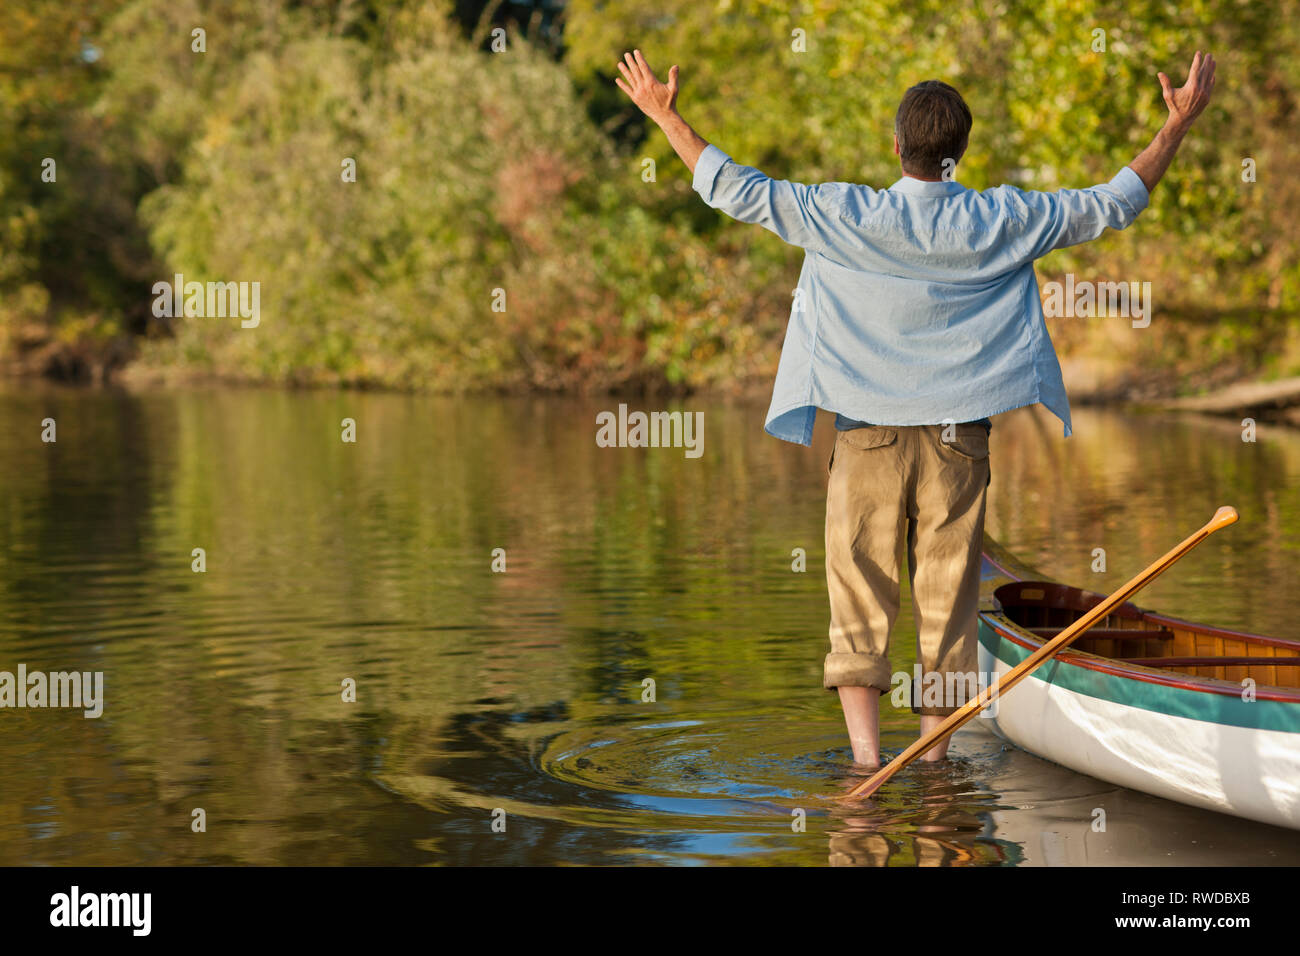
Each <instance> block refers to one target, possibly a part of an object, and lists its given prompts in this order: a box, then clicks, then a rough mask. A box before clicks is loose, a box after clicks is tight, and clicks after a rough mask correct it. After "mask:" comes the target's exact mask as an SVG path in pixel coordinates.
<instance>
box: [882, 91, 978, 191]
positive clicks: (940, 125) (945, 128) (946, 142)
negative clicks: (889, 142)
mask: <svg viewBox="0 0 1300 956" xmlns="http://www.w3.org/2000/svg"><path fill="white" fill-rule="evenodd" d="M970 127H971V115H970V108H969V107H968V106H967V105H966V101H965V100H963V99H962V98H961V94H960V93H958V92H957V91H956V90H954V89H953V88H952V87H951V86H949V85H948V84H947V83H944V82H942V81H941V80H926V81H925V82H923V83H918V84H916V86H914V87H912V88H911V89H910V90H908V91H907V92H906V93H904V94H903V102H902V103H900V104H899V105H898V115H897V116H896V117H894V133H895V135H897V136H898V153H899V157H900V158H901V159H902V161H903V172H905V173H909V174H911V175H913V176H927V177H931V178H935V179H937V178H939V177H941V176H943V173H944V162H943V161H944V160H945V159H950V160H952V162H951V163H949V164H948V168H949V169H951V168H952V167H953V166H954V165H956V163H957V161H958V160H959V159H961V157H962V154H963V153H964V152H966V144H967V142H969V140H970Z"/></svg>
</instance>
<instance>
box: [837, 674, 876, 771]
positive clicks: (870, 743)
mask: <svg viewBox="0 0 1300 956" xmlns="http://www.w3.org/2000/svg"><path fill="white" fill-rule="evenodd" d="M836 689H837V690H838V691H839V692H840V706H841V707H843V708H844V723H845V725H846V726H847V727H848V728H849V742H850V743H851V744H852V745H853V759H854V761H855V762H857V763H859V764H862V766H864V767H872V768H874V767H879V766H880V691H879V690H878V689H877V688H875V687H839V688H836Z"/></svg>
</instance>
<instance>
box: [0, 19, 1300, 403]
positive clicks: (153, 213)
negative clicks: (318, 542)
mask: <svg viewBox="0 0 1300 956" xmlns="http://www.w3.org/2000/svg"><path fill="white" fill-rule="evenodd" d="M876 6H877V7H879V8H880V9H872V10H871V11H866V10H861V9H857V8H855V7H846V8H845V9H843V10H841V11H838V12H836V13H835V14H834V15H829V14H825V13H821V12H808V13H798V14H796V13H792V12H791V11H790V9H789V7H788V5H786V4H780V3H777V2H775V0H754V2H753V3H749V4H745V5H744V10H743V11H742V10H740V9H736V8H735V7H733V6H728V5H724V6H723V7H719V8H717V9H714V8H713V7H711V6H707V5H706V6H700V5H698V4H695V3H692V2H691V0H665V2H664V3H663V4H661V5H660V8H657V9H658V12H657V13H656V15H655V16H654V17H653V18H648V17H647V16H646V15H645V14H644V12H643V8H642V7H640V6H639V5H637V4H634V3H631V2H622V0H615V2H597V0H569V2H567V3H563V4H555V3H551V4H536V5H533V6H530V5H528V4H523V3H475V2H466V3H455V4H453V3H451V2H444V0H436V2H415V0H411V2H403V0H362V2H359V3H355V4H349V5H341V6H338V7H337V8H336V7H335V5H311V4H308V5H304V4H300V3H296V2H291V0H232V2H230V3H228V4H226V5H224V6H223V12H222V13H221V14H220V16H215V15H213V10H214V9H215V8H211V7H209V6H208V5H206V4H204V3H201V2H199V0H179V2H175V0H86V2H84V3H82V4H80V5H78V7H77V9H75V10H74V9H71V8H68V9H63V8H59V7H58V6H57V5H56V8H54V9H51V8H49V6H48V5H47V4H44V3H41V2H39V0H15V2H14V3H13V4H11V5H10V7H7V8H6V9H7V12H8V13H10V14H11V15H9V16H7V17H6V20H5V22H4V23H0V128H3V129H5V130H6V132H7V135H6V137H4V138H3V142H0V373H3V374H5V375H7V376H15V375H31V376H42V377H48V378H54V379H59V380H64V381H75V382H92V383H93V382H100V383H103V382H111V383H119V384H123V385H126V386H132V387H135V386H148V385H150V384H160V383H162V384H165V383H180V382H186V383H189V382H199V381H211V382H228V383H243V384H258V385H279V386H291V387H345V388H362V389H388V390H397V391H418V392H452V393H472V392H495V393H509V394H517V393H539V394H574V393H588V394H613V395H670V396H681V395H687V394H718V393H725V394H743V395H750V394H754V395H763V394H767V393H768V390H769V389H770V387H771V382H772V378H773V376H774V374H775V371H776V363H777V359H778V357H779V353H780V346H781V341H782V338H783V336H784V333H785V326H786V322H787V319H788V315H789V310H790V296H791V294H792V290H793V289H794V286H795V283H796V280H797V276H798V269H799V262H800V260H801V258H802V251H801V250H798V249H795V248H792V247H789V246H786V245H784V244H783V243H781V242H780V241H779V240H777V239H776V238H775V237H773V236H771V235H768V234H766V233H764V232H763V231H761V230H751V229H741V228H736V227H734V225H733V224H730V223H729V222H727V221H726V220H725V218H724V217H722V216H720V215H719V214H717V213H716V212H714V211H713V210H710V209H708V208H707V207H706V206H704V204H703V203H701V202H700V201H699V200H698V197H697V196H696V195H695V194H694V192H693V191H692V190H691V184H690V177H689V175H688V174H687V173H686V171H685V169H684V168H683V167H682V166H681V164H680V163H679V162H678V161H677V160H676V159H675V157H673V155H672V153H671V150H670V149H669V147H668V145H667V143H666V142H665V141H664V140H663V137H662V136H661V135H659V134H658V133H657V132H656V131H653V130H651V129H648V128H647V126H646V124H645V122H644V121H643V119H642V118H641V117H640V115H639V114H638V113H637V112H636V110H635V109H634V108H632V107H630V106H629V104H627V103H626V102H625V100H624V98H622V97H621V95H620V94H619V92H618V90H617V88H616V87H615V86H614V83H613V77H614V76H615V75H616V70H615V67H614V63H615V61H616V59H617V56H618V53H619V52H620V51H621V50H622V49H624V47H625V46H626V45H627V44H628V43H629V42H630V40H631V38H635V39H636V42H637V44H638V45H639V46H641V47H642V48H644V49H647V50H659V51H661V52H662V59H663V61H664V62H665V63H668V62H677V63H679V64H680V65H681V71H682V78H683V79H682V82H683V90H684V92H683V96H685V97H688V98H689V100H690V103H691V110H692V117H693V118H694V119H695V121H696V122H698V124H699V128H700V130H701V131H702V133H703V134H704V135H705V136H706V138H708V139H710V140H711V141H713V142H715V143H717V144H718V145H719V147H720V148H722V149H723V150H724V151H726V152H727V153H728V154H729V155H731V156H733V157H734V158H735V159H736V160H737V161H738V162H742V163H745V164H748V165H755V166H758V167H759V168H762V169H763V170H764V171H765V172H768V173H770V174H771V175H773V176H776V177H778V178H791V179H798V180H801V181H813V182H816V181H837V180H847V181H855V182H865V183H868V184H871V185H873V186H875V187H877V188H885V187H887V186H888V185H890V184H891V183H893V182H894V181H896V180H897V179H898V178H899V171H898V167H897V158H896V157H895V156H893V154H892V151H891V148H890V146H891V140H890V138H889V134H890V131H891V126H892V119H893V115H894V111H895V109H896V108H897V101H898V98H899V96H900V95H901V92H902V90H904V89H905V88H906V87H907V86H908V85H910V84H911V83H913V82H915V81H917V80H918V79H923V78H926V77H929V76H934V77H939V78H942V79H944V80H945V81H947V82H950V83H953V84H954V85H956V86H957V87H958V88H959V89H961V90H962V91H963V94H964V95H965V96H966V98H967V100H968V102H970V103H971V106H972V110H973V112H974V114H975V127H974V129H973V131H972V139H971V146H970V149H969V151H968V153H967V155H966V157H964V159H963V161H962V164H961V166H960V167H959V169H958V178H959V180H960V181H962V182H963V183H965V184H966V185H968V186H970V187H971V188H975V189H983V188H989V187H991V186H994V185H997V184H999V183H1004V182H1006V183H1012V184H1014V185H1017V186H1020V187H1021V188H1026V189H1059V188H1067V187H1080V186H1087V185H1092V184H1094V183H1097V182H1104V181H1106V180H1108V179H1109V178H1110V177H1111V176H1112V175H1113V174H1114V172H1115V171H1116V170H1117V169H1118V168H1119V167H1120V166H1122V165H1123V164H1125V163H1127V162H1129V161H1130V160H1131V159H1132V158H1133V156H1134V155H1135V154H1136V151H1137V149H1138V148H1140V145H1141V144H1142V143H1143V142H1145V141H1146V139H1147V138H1149V136H1150V134H1151V132H1152V131H1153V130H1154V129H1155V128H1156V127H1157V126H1158V124H1159V120H1160V117H1161V116H1162V115H1163V114H1162V111H1163V109H1164V105H1163V103H1162V102H1161V98H1160V89H1159V84H1158V83H1157V82H1156V80H1155V72H1156V71H1157V70H1159V69H1165V70H1166V71H1167V70H1168V69H1169V68H1170V64H1173V63H1178V62H1181V61H1182V60H1183V59H1185V53H1186V50H1185V49H1184V48H1185V47H1187V45H1188V43H1189V42H1191V41H1190V39H1189V38H1192V37H1195V38H1196V43H1195V45H1198V46H1201V47H1203V48H1213V49H1215V50H1220V49H1221V50H1223V51H1224V54H1223V57H1222V59H1221V64H1222V65H1221V74H1222V76H1223V79H1224V82H1223V83H1221V84H1220V87H1221V89H1220V91H1219V93H1218V95H1216V98H1215V102H1214V103H1212V104H1211V106H1210V108H1209V109H1208V110H1207V111H1206V113H1205V114H1204V115H1203V116H1202V117H1201V119H1200V121H1199V122H1198V125H1197V129H1196V131H1195V132H1194V133H1193V135H1192V136H1191V137H1189V139H1188V141H1187V142H1186V143H1185V144H1184V145H1183V148H1182V150H1181V151H1180V153H1179V156H1178V158H1177V159H1176V160H1175V162H1174V165H1173V167H1172V168H1171V170H1170V172H1169V174H1168V176H1167V177H1166V179H1165V181H1164V182H1162V183H1161V185H1160V186H1159V187H1158V188H1157V189H1156V191H1155V192H1154V194H1153V196H1152V201H1151V205H1150V207H1149V208H1148V209H1147V211H1145V212H1144V213H1143V214H1142V216H1141V217H1140V218H1139V219H1138V220H1137V222H1136V223H1135V224H1134V225H1133V226H1132V227H1131V228H1130V229H1128V230H1126V231H1124V232H1123V233H1110V234H1108V235H1106V236H1105V237H1103V238H1102V239H1101V240H1099V241H1098V242H1096V243H1093V244H1089V245H1088V246H1085V247H1081V248H1077V249H1064V250H1060V251H1058V252H1056V253H1053V254H1052V255H1051V256H1049V257H1047V258H1046V259H1044V260H1042V261H1041V262H1040V263H1039V264H1038V274H1039V279H1040V285H1044V286H1046V285H1047V284H1049V283H1053V282H1058V281H1061V282H1063V284H1064V285H1065V287H1073V285H1074V281H1073V280H1074V278H1078V279H1080V280H1082V281H1083V282H1085V283H1094V284H1100V283H1141V284H1143V286H1147V285H1148V284H1149V288H1150V290H1151V294H1152V297H1153V299H1154V309H1153V317H1152V318H1151V322H1150V325H1149V326H1147V327H1145V328H1135V327H1133V326H1132V325H1131V324H1130V323H1129V322H1128V321H1127V320H1126V319H1124V318H1121V317H1110V318H1098V317H1091V318H1084V317H1060V318H1049V319H1048V329H1049V331H1050V333H1051V336H1052V338H1053V341H1054V343H1055V344H1056V347H1057V351H1058V354H1059V355H1060V358H1061V364H1062V369H1063V373H1064V377H1065V382H1066V385H1067V388H1068V389H1069V391H1070V395H1071V398H1072V400H1073V401H1074V402H1076V403H1077V404H1098V403H1114V402H1139V403H1149V404H1159V405H1167V406H1169V407H1187V408H1192V407H1194V406H1195V402H1196V401H1202V400H1204V401H1207V402H1208V405H1206V406H1205V407H1204V408H1200V410H1208V411H1214V410H1215V409H1214V408H1213V407H1212V406H1214V405H1215V400H1214V398H1213V397H1214V396H1218V397H1219V399H1220V401H1219V404H1220V405H1221V406H1223V407H1222V408H1220V409H1219V411H1221V412H1223V413H1231V414H1236V413H1237V411H1240V410H1241V408H1243V407H1245V408H1251V409H1257V410H1260V411H1261V414H1264V415H1269V414H1271V415H1273V417H1276V418H1282V419H1286V420H1290V421H1293V422H1295V421H1296V419H1297V417H1300V415H1297V413H1295V410H1294V406H1295V405H1297V404H1300V400H1297V399H1295V398H1289V399H1287V400H1285V401H1284V402H1282V403H1281V405H1280V406H1279V405H1278V401H1277V400H1276V399H1270V400H1269V401H1263V402H1256V403H1255V404H1250V402H1253V401H1254V400H1253V399H1249V401H1247V404H1246V405H1245V406H1242V405H1240V402H1241V401H1246V399H1242V398H1240V397H1239V396H1240V394H1241V393H1240V389H1238V391H1236V392H1234V391H1233V390H1232V389H1233V387H1237V386H1241V385H1242V383H1254V384H1256V385H1258V384H1260V383H1265V384H1268V383H1286V382H1288V381H1290V380H1293V379H1295V378H1296V377H1297V376H1300V182H1297V181H1296V180H1295V178H1294V177H1292V176H1290V174H1289V169H1290V159H1291V155H1290V151H1291V149H1292V145H1293V144H1294V143H1295V142H1296V141H1298V140H1300V102H1298V99H1300V97H1298V92H1300V55H1297V54H1300V0H1278V3H1276V4H1274V5H1273V6H1272V7H1269V6H1268V5H1263V4H1261V5H1241V4H1239V3H1237V2H1235V0H1206V3H1204V4H1201V5H1200V6H1199V7H1198V10H1197V11H1195V12H1188V11H1185V10H1181V9H1173V8H1172V7H1170V6H1169V5H1167V4H1161V3H1155V2H1151V3H1145V2H1142V3H1139V7H1140V9H1139V10H1137V11H1135V10H1134V9H1133V8H1132V4H1127V5H1124V4H1115V5H1109V6H1108V5H1107V4H1101V5H1100V6H1099V5H1097V4H1094V3H1084V2H1082V0H1008V2H1007V3H1005V4H1003V9H1001V10H1000V12H999V13H998V15H997V16H992V15H989V14H986V13H983V12H981V11H980V10H978V9H970V10H954V9H952V7H951V5H950V4H948V3H946V2H942V0H907V2H905V0H883V3H882V4H877V5H876ZM882 14H885V15H886V16H884V18H883V19H882ZM884 22H889V23H894V24H896V29H895V28H893V27H891V28H890V29H882V28H881V26H880V24H881V23H884ZM1139 23H1140V24H1141V26H1140V27H1139V26H1136V24H1139ZM196 31H201V32H202V36H201V37H200V36H199V35H198V34H197V33H196ZM900 38H904V39H902V40H900ZM1045 91H1051V92H1050V94H1049V93H1046V92H1045ZM180 274H183V275H184V276H185V277H186V279H191V278H193V279H194V280H195V281H198V282H203V283H208V284H211V283H220V284H225V285H230V284H237V285H239V287H240V288H243V287H244V286H245V285H246V286H248V287H249V288H252V289H258V290H259V291H260V321H258V322H257V324H256V327H252V328H248V327H245V328H241V327H240V322H239V320H238V319H233V320H232V319H226V318H215V319H214V318H197V317H195V318H186V317H184V316H181V317H176V316H171V317H168V316H159V315H157V314H155V311H156V310H154V309H152V308H151V303H153V301H154V299H155V296H154V293H153V291H152V289H153V287H154V286H155V284H156V283H159V282H167V281H170V280H171V279H172V277H173V276H174V275H180ZM178 297H179V293H178ZM1270 387H1273V388H1274V391H1276V388H1278V387H1284V385H1283V386H1270ZM1224 390H1227V391H1226V392H1225V391H1224ZM1224 396H1226V397H1224ZM1234 396H1238V397H1234ZM1247 398H1249V396H1247ZM1184 400H1187V401H1191V402H1192V404H1190V405H1189V404H1187V402H1186V401H1184ZM1233 402H1237V403H1238V404H1235V405H1234V404H1232V403H1233ZM1203 404H1204V402H1203ZM1272 406H1278V407H1277V408H1276V409H1275V410H1274V411H1272V412H1270V411H1269V409H1270V408H1271V407H1272ZM1229 408H1231V409H1232V410H1231V411H1228V409H1229ZM1287 409H1290V411H1288V410H1287Z"/></svg>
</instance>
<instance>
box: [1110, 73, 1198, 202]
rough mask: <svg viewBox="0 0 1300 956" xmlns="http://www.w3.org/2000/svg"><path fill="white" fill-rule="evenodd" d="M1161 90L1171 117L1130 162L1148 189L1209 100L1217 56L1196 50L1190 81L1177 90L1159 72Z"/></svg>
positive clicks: (1164, 168)
mask: <svg viewBox="0 0 1300 956" xmlns="http://www.w3.org/2000/svg"><path fill="white" fill-rule="evenodd" d="M1156 76H1157V77H1158V78H1159V80H1160V89H1161V90H1162V91H1163V93H1164V97H1165V105H1166V106H1168V107H1169V118H1168V119H1166V120H1165V125H1164V126H1163V127H1161V129H1160V132H1158V133H1156V138H1155V139H1153V140H1152V141H1151V145H1150V146H1148V147H1147V148H1146V149H1144V150H1142V152H1141V153H1139V154H1138V157H1137V159H1135V160H1133V162H1131V163H1129V168H1130V169H1132V170H1133V172H1135V173H1137V174H1138V176H1139V178H1141V180H1142V182H1143V184H1144V185H1145V186H1146V187H1147V192H1150V191H1151V190H1153V189H1155V188H1156V183H1158V182H1160V177H1162V176H1163V175H1164V174H1165V170H1166V169H1168V168H1169V163H1170V161H1171V160H1173V158H1174V153H1176V152H1178V147H1179V145H1180V144H1181V143H1182V141H1183V137H1184V136H1186V135H1187V131H1188V130H1189V129H1191V126H1192V122H1193V121H1194V120H1195V119H1196V117H1198V116H1200V115H1201V110H1203V109H1205V106H1206V104H1207V103H1209V102H1210V93H1211V92H1213V90H1214V57H1212V56H1210V55H1209V54H1208V53H1207V54H1206V55H1205V56H1204V57H1202V56H1201V51H1200V50H1197V51H1196V56H1194V57H1192V68H1191V69H1190V70H1188V71H1187V82H1186V83H1185V84H1183V85H1182V86H1180V87H1179V88H1178V89H1176V90H1175V89H1174V88H1173V87H1172V85H1171V84H1170V82H1169V77H1167V76H1165V75H1164V74H1163V73H1157V74H1156Z"/></svg>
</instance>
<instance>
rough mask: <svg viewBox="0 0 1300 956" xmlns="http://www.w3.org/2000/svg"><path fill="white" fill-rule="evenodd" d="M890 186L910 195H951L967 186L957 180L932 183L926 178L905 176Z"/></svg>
mask: <svg viewBox="0 0 1300 956" xmlns="http://www.w3.org/2000/svg"><path fill="white" fill-rule="evenodd" d="M889 188H890V189H891V190H897V191H898V192H900V193H907V194H908V195H909V196H951V195H953V194H954V193H959V192H961V191H962V190H963V189H965V188H966V187H965V186H963V185H962V184H961V183H959V182H957V181H956V180H946V181H945V180H940V181H939V182H937V183H931V182H926V181H925V180H924V179H914V178H913V177H911V176H904V177H903V178H902V179H900V180H899V181H898V182H896V183H894V185H892V186H890V187H889Z"/></svg>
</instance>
